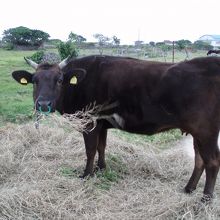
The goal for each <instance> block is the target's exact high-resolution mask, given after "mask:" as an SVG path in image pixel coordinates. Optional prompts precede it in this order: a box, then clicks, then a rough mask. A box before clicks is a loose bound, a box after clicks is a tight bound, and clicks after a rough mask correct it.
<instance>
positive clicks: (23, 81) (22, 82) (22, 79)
mask: <svg viewBox="0 0 220 220" xmlns="http://www.w3.org/2000/svg"><path fill="white" fill-rule="evenodd" d="M20 83H21V84H27V83H28V82H27V80H26V79H25V78H21V80H20Z"/></svg>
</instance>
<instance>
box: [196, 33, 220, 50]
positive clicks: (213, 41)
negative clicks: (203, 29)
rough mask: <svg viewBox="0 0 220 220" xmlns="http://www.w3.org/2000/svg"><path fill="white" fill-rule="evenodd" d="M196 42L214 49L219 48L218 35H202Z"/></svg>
mask: <svg viewBox="0 0 220 220" xmlns="http://www.w3.org/2000/svg"><path fill="white" fill-rule="evenodd" d="M198 40H201V41H205V42H207V43H209V44H210V45H212V46H213V47H214V49H219V48H220V35H208V34H207V35H203V36H201V37H200V38H199V39H198Z"/></svg>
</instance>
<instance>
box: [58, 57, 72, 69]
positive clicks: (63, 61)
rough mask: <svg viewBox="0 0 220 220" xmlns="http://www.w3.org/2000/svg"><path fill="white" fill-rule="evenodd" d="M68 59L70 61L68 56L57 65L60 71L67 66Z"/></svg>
mask: <svg viewBox="0 0 220 220" xmlns="http://www.w3.org/2000/svg"><path fill="white" fill-rule="evenodd" d="M69 59H70V56H68V57H67V58H65V59H64V60H62V61H61V62H60V63H59V67H60V69H63V68H64V67H65V66H66V65H67V64H68V61H69Z"/></svg>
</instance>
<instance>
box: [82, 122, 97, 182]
mask: <svg viewBox="0 0 220 220" xmlns="http://www.w3.org/2000/svg"><path fill="white" fill-rule="evenodd" d="M99 135H100V126H99V125H97V126H96V127H95V129H93V130H92V131H91V132H89V133H84V134H83V137H84V142H85V148H86V156H87V162H86V168H85V170H84V174H83V175H82V176H81V177H82V178H84V177H86V176H89V175H91V176H92V175H93V166H94V159H95V154H96V150H97V147H98V143H99Z"/></svg>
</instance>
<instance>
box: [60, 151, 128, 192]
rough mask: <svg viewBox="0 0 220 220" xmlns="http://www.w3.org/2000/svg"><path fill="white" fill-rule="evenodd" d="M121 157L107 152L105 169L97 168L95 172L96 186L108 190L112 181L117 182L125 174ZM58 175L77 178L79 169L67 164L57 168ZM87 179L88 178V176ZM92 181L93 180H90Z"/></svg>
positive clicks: (125, 169)
mask: <svg viewBox="0 0 220 220" xmlns="http://www.w3.org/2000/svg"><path fill="white" fill-rule="evenodd" d="M121 161H122V159H121V158H120V157H119V156H118V155H113V154H107V158H106V163H107V167H106V169H105V170H98V171H97V172H95V174H94V175H95V176H96V180H95V181H96V183H95V186H96V188H98V189H100V190H109V189H110V188H111V186H112V184H114V183H118V182H119V181H120V180H121V179H123V176H124V175H125V174H127V168H126V166H125V164H123V163H122V162H121ZM59 172H60V175H61V176H63V177H65V178H78V177H79V176H80V174H82V173H80V172H81V171H80V170H78V169H73V168H72V167H69V166H62V167H61V168H60V169H59ZM88 179H90V178H89V177H88ZM92 181H94V180H92Z"/></svg>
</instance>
